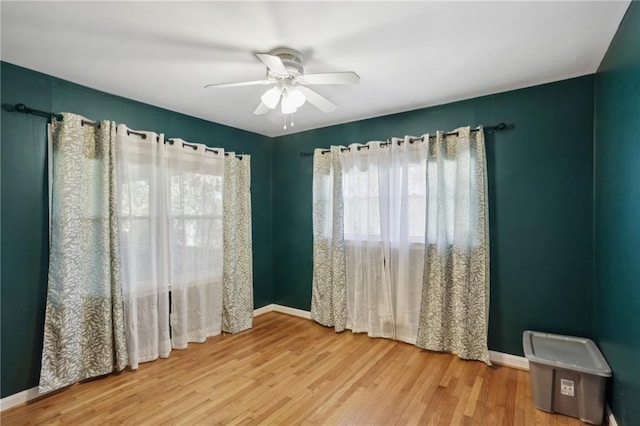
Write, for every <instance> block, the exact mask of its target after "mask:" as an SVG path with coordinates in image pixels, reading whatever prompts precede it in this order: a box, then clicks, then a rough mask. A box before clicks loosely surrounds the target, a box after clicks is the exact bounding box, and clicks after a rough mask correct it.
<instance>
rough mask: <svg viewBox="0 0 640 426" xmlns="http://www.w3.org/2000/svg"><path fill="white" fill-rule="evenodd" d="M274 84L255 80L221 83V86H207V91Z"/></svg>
mask: <svg viewBox="0 0 640 426" xmlns="http://www.w3.org/2000/svg"><path fill="white" fill-rule="evenodd" d="M271 83H272V82H271V81H269V80H255V81H239V82H237V83H220V84H216V83H213V84H207V85H206V86H204V87H205V89H209V88H213V89H220V88H223V87H242V86H258V85H264V84H271Z"/></svg>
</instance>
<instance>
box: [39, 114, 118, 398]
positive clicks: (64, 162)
mask: <svg viewBox="0 0 640 426" xmlns="http://www.w3.org/2000/svg"><path fill="white" fill-rule="evenodd" d="M63 117H64V119H63V120H62V121H60V122H55V121H54V123H53V124H52V127H51V129H52V135H51V140H52V145H53V146H52V155H53V159H52V160H53V161H52V168H53V170H52V174H51V176H52V180H53V182H52V201H51V243H50V251H49V278H48V293H47V303H46V314H45V328H44V346H43V349H42V368H41V372H40V392H48V391H52V390H55V389H59V388H61V387H64V386H67V385H70V384H72V383H75V382H78V381H80V380H84V379H87V378H90V377H96V376H100V375H103V374H107V373H109V372H111V371H113V370H114V369H116V370H121V369H123V368H124V367H125V366H126V365H127V351H126V343H125V333H124V319H123V303H122V287H121V284H120V269H119V268H120V257H119V240H118V222H117V214H116V201H115V196H116V188H115V162H114V151H115V134H116V126H115V123H112V122H109V121H103V122H102V123H100V126H99V127H97V128H96V127H94V126H89V125H84V124H83V123H82V120H86V119H84V118H83V117H81V116H78V115H74V114H68V113H64V114H63ZM87 121H88V120H87Z"/></svg>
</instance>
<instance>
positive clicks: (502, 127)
mask: <svg viewBox="0 0 640 426" xmlns="http://www.w3.org/2000/svg"><path fill="white" fill-rule="evenodd" d="M510 128H511V126H509V125H507V124H505V123H499V124H496V125H495V126H485V127H483V130H486V131H487V133H493V132H497V131H500V130H506V129H510ZM479 131H480V129H479V128H477V129H471V133H473V132H479ZM443 136H445V137H446V136H458V132H447V133H445V134H443ZM435 137H436V135H429V139H435ZM423 140H424V138H411V139H409V143H414V142H417V141H423ZM403 142H404V139H401V140H399V141H398V144H401V143H403ZM390 144H391V142H382V143H381V144H380V145H381V146H387V145H390ZM361 149H369V145H361V146H359V147H358V151H360V150H361ZM340 150H341V151H343V152H344V151H350V150H351V148H341V149H340ZM320 152H321V153H322V154H325V153H327V152H331V150H330V149H323V150H322V151H320ZM300 156H301V157H313V152H301V153H300Z"/></svg>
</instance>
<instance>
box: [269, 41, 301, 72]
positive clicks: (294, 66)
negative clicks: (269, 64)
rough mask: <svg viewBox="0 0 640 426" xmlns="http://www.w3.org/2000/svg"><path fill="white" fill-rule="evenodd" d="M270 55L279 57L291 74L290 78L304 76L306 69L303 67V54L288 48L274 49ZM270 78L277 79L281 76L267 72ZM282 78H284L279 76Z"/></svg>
mask: <svg viewBox="0 0 640 426" xmlns="http://www.w3.org/2000/svg"><path fill="white" fill-rule="evenodd" d="M269 54H270V55H273V56H277V57H278V58H280V60H281V61H282V64H283V65H284V67H285V68H286V70H287V71H288V72H289V77H288V78H291V79H293V78H295V77H297V76H300V75H302V74H304V67H303V66H302V54H301V53H300V52H298V51H297V50H294V49H289V48H286V47H282V48H278V49H273V50H272V51H271V52H269ZM267 76H268V77H276V76H279V75H278V74H275V73H274V72H273V71H267ZM279 77H280V78H282V76H279Z"/></svg>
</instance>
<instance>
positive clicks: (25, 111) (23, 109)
mask: <svg viewBox="0 0 640 426" xmlns="http://www.w3.org/2000/svg"><path fill="white" fill-rule="evenodd" d="M4 107H5V109H6V110H7V111H11V112H21V113H23V114H31V115H37V116H40V117H45V118H50V117H53V118H55V119H56V120H58V121H62V120H63V119H64V117H63V116H62V114H57V113H54V112H47V111H41V110H39V109H33V108H29V107H28V106H26V105H25V104H15V105H4ZM80 125H82V126H92V127H96V128H98V129H99V128H100V122H99V121H89V120H81V121H80ZM128 135H138V136H140V137H141V138H142V139H146V138H147V134H146V133H142V132H136V131H134V130H129V129H127V136H128ZM167 140H168V141H169V143H170V144H173V139H170V138H169V139H167ZM159 141H160V138H159V137H156V142H159ZM182 146H183V147H185V146H188V147H191V148H193V149H198V146H197V145H193V144H190V143H186V142H183V143H182ZM205 151H209V152H213V153H214V154H217V153H218V150H217V149H213V148H209V147H206V148H205ZM224 155H225V156H228V155H229V154H228V153H226V152H225V153H224ZM244 155H247V154H245V153H244V152H241V153H240V154H236V157H237V158H239V159H241V160H242V157H243V156H244Z"/></svg>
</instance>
